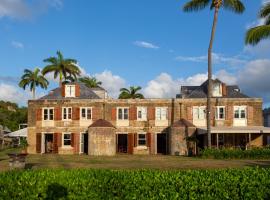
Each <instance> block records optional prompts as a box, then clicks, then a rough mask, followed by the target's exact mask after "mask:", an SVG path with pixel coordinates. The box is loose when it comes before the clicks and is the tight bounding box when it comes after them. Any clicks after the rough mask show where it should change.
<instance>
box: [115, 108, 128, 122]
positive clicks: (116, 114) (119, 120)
mask: <svg viewBox="0 0 270 200" xmlns="http://www.w3.org/2000/svg"><path fill="white" fill-rule="evenodd" d="M119 109H122V110H123V111H124V109H127V115H128V118H127V119H124V116H125V114H124V112H123V116H122V118H123V119H118V116H119V115H118V110H119ZM116 120H117V121H129V107H116Z"/></svg>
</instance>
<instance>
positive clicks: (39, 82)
mask: <svg viewBox="0 0 270 200" xmlns="http://www.w3.org/2000/svg"><path fill="white" fill-rule="evenodd" d="M48 84H49V82H48V81H47V79H46V78H45V77H44V76H43V75H42V74H41V73H40V69H39V68H35V69H34V71H31V70H29V69H25V70H24V74H23V75H22V77H21V81H20V82H19V86H20V87H21V88H23V89H24V90H25V88H26V87H27V86H29V88H30V91H32V93H33V99H35V98H36V87H38V86H40V87H41V88H43V89H47V87H48Z"/></svg>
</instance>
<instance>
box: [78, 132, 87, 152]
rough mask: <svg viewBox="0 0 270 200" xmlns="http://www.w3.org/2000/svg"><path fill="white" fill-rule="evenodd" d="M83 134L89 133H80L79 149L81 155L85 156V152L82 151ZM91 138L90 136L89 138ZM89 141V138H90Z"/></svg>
mask: <svg viewBox="0 0 270 200" xmlns="http://www.w3.org/2000/svg"><path fill="white" fill-rule="evenodd" d="M83 134H88V132H86V131H85V132H80V144H79V145H80V148H79V154H83V153H84V152H83V151H82V135H83ZM88 137H89V136H88ZM88 139H89V138H88ZM83 144H84V145H85V141H84V143H83Z"/></svg>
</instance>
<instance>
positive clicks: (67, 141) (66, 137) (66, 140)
mask: <svg viewBox="0 0 270 200" xmlns="http://www.w3.org/2000/svg"><path fill="white" fill-rule="evenodd" d="M70 145H71V134H70V133H64V146H70Z"/></svg>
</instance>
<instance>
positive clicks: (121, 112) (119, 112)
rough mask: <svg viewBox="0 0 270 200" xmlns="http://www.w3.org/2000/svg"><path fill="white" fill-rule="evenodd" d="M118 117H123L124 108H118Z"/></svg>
mask: <svg viewBox="0 0 270 200" xmlns="http://www.w3.org/2000/svg"><path fill="white" fill-rule="evenodd" d="M118 119H123V110H122V109H121V108H118Z"/></svg>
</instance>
